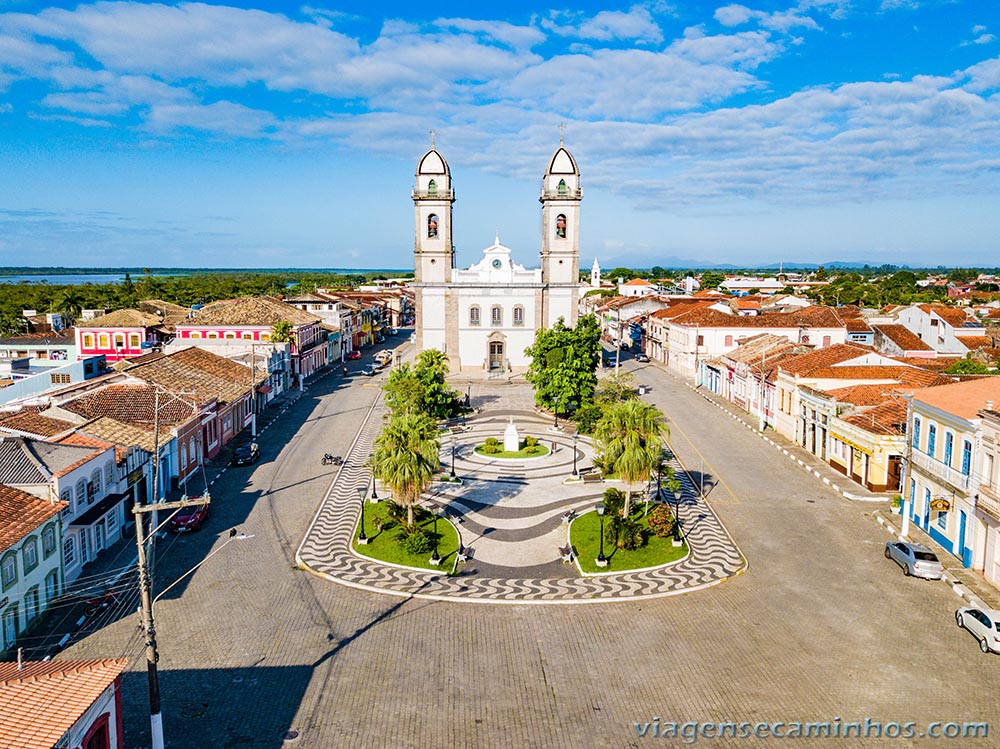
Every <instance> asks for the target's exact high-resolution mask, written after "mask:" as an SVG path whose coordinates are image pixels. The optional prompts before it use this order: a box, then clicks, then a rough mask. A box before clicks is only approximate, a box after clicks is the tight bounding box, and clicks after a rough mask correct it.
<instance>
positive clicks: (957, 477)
mask: <svg viewBox="0 0 1000 749" xmlns="http://www.w3.org/2000/svg"><path fill="white" fill-rule="evenodd" d="M910 460H912V461H913V465H915V466H919V467H920V468H922V469H923V470H924V471H926V472H927V473H929V474H930V475H931V476H934V477H935V478H939V479H941V480H943V481H945V482H947V483H948V484H950V485H951V486H953V487H955V488H956V489H958V490H959V491H962V492H967V491H969V476H967V475H966V474H964V473H962V472H961V471H956V470H955V469H954V468H952V467H951V466H946V465H945V464H944V463H942V462H941V461H940V460H937V459H935V458H932V457H931V456H930V455H927V454H926V453H922V452H920V451H919V450H914V451H913V452H912V454H911V455H910Z"/></svg>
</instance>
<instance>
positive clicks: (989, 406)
mask: <svg viewBox="0 0 1000 749" xmlns="http://www.w3.org/2000/svg"><path fill="white" fill-rule="evenodd" d="M986 410H987V411H992V410H993V401H986Z"/></svg>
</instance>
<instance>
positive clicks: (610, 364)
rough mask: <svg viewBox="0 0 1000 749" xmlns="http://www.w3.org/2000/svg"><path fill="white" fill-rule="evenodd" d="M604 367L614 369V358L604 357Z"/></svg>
mask: <svg viewBox="0 0 1000 749" xmlns="http://www.w3.org/2000/svg"><path fill="white" fill-rule="evenodd" d="M604 366H605V367H614V366H615V358H614V357H613V356H606V357H604Z"/></svg>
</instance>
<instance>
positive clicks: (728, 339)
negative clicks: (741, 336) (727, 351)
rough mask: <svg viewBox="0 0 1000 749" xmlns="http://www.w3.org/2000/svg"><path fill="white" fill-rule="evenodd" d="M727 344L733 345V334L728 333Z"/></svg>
mask: <svg viewBox="0 0 1000 749" xmlns="http://www.w3.org/2000/svg"><path fill="white" fill-rule="evenodd" d="M725 345H726V346H732V345H733V337H732V336H731V335H727V336H726V344H725Z"/></svg>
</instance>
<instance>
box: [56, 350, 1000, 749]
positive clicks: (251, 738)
mask: <svg viewBox="0 0 1000 749" xmlns="http://www.w3.org/2000/svg"><path fill="white" fill-rule="evenodd" d="M359 364H360V362H359ZM640 366H641V369H640V370H639V377H638V379H637V382H641V383H643V384H646V385H648V386H649V387H650V388H651V392H650V393H649V394H648V395H647V396H645V399H646V400H647V401H649V402H655V403H656V404H657V405H658V406H659V407H660V408H661V409H663V410H664V411H665V412H666V413H667V415H668V418H669V423H670V427H671V430H672V439H671V442H672V446H673V448H674V450H675V452H676V453H677V454H678V456H679V457H680V458H681V460H682V461H683V462H684V464H685V465H686V466H687V468H688V469H689V470H692V471H694V472H697V471H699V470H700V465H701V462H702V461H704V465H705V473H706V474H707V475H708V480H707V481H706V483H707V485H708V486H710V487H711V491H710V494H709V499H710V502H711V504H712V506H713V507H714V508H715V510H716V512H717V513H718V515H719V517H720V518H721V520H722V521H723V522H724V523H725V525H726V527H727V528H728V530H729V532H730V533H731V534H732V536H733V537H734V539H735V540H736V542H737V543H738V544H739V546H740V549H741V550H742V552H743V553H744V555H745V556H746V558H747V560H748V562H749V569H748V570H747V572H746V573H745V574H743V575H741V576H739V577H737V578H735V579H733V580H731V581H729V582H727V583H726V584H723V585H719V586H716V587H713V588H709V589H706V590H702V591H697V592H693V593H688V594H685V595H680V596H675V597H671V598H665V599H656V600H643V601H636V602H626V603H613V604H600V605H582V606H581V605H543V606H532V605H507V606H497V605H490V604H478V603H460V604H456V603H443V602H437V601H425V600H414V599H406V598H397V597H392V596H387V595H382V594H377V593H369V592H365V591H359V590H354V589H351V588H349V587H344V586H342V585H337V584H333V583H330V582H327V581H325V580H322V579H320V578H318V577H315V576H313V575H311V574H309V573H307V572H304V571H301V570H297V569H295V568H294V554H295V549H296V547H297V545H298V543H299V542H300V540H301V539H302V536H303V534H304V533H305V530H306V528H307V526H308V524H309V522H310V521H311V519H312V517H313V515H314V513H315V511H316V508H317V507H318V505H319V502H320V501H321V499H322V497H323V496H324V495H325V493H326V491H327V489H328V487H329V485H330V482H331V479H332V477H333V475H334V472H335V471H336V470H337V468H336V467H335V466H323V465H321V462H320V459H321V457H322V455H323V453H324V452H329V453H332V454H345V453H346V452H347V449H348V447H349V446H350V444H351V441H352V440H353V438H354V435H355V433H356V431H357V429H358V427H359V425H360V423H361V420H362V419H363V418H364V416H365V414H366V413H367V411H368V409H369V408H370V406H371V404H372V402H373V400H374V398H375V396H376V393H377V390H376V387H377V380H378V379H379V378H364V377H360V376H356V375H352V376H351V377H349V378H348V379H347V380H346V381H344V380H343V378H342V377H341V376H340V375H339V374H337V375H334V376H328V377H324V378H321V379H319V380H318V381H317V382H315V383H314V384H312V385H311V386H310V387H309V388H308V389H307V390H306V393H305V395H304V397H303V398H302V399H300V400H299V401H298V402H296V403H295V405H293V406H292V407H291V408H290V409H289V410H288V411H287V413H285V414H284V415H283V416H282V417H280V418H279V419H278V420H277V421H276V422H275V423H274V425H273V426H272V427H271V428H270V429H269V430H267V431H266V432H264V433H263V434H262V435H261V437H260V446H261V453H262V457H261V460H260V462H258V463H257V464H256V465H253V466H249V467H245V468H231V469H229V470H228V471H227V472H226V473H225V474H224V475H223V477H222V478H221V479H220V480H219V481H218V482H216V484H215V486H213V488H212V491H213V494H212V498H213V499H212V512H213V514H212V517H211V519H210V520H209V522H208V524H207V526H206V527H205V528H204V529H202V530H201V531H199V532H197V533H193V534H190V535H187V536H184V537H180V538H178V539H177V540H176V542H175V543H174V544H173V545H172V546H171V548H170V550H169V553H163V554H160V558H159V561H158V565H157V570H156V576H157V589H163V587H165V586H166V585H167V584H169V583H170V582H171V581H173V580H174V579H176V578H177V577H179V576H180V575H182V574H183V573H184V572H185V571H186V570H187V569H189V568H190V567H191V566H192V565H193V564H194V563H196V562H197V561H199V560H200V559H202V558H204V556H205V555H206V554H207V553H208V552H209V551H210V550H211V548H213V547H215V546H217V545H219V544H221V543H223V542H224V540H225V537H226V536H227V531H228V529H229V528H231V527H233V526H239V528H240V529H241V530H242V531H244V532H245V533H247V534H249V535H253V536H254V538H252V539H248V540H246V541H242V542H240V543H233V544H231V545H230V546H229V547H228V548H227V549H226V550H224V551H223V552H222V553H220V554H218V555H217V556H215V557H213V558H212V559H211V560H209V562H207V563H206V564H205V565H204V566H203V567H201V568H200V569H198V570H197V571H196V572H195V573H194V574H193V575H192V576H191V577H190V578H188V579H187V580H185V581H184V582H182V583H181V584H179V585H177V586H176V587H175V588H173V589H172V590H171V591H170V592H169V593H168V594H167V595H166V596H165V597H164V598H163V599H161V600H160V601H159V602H158V603H157V604H156V611H155V614H156V630H157V633H158V639H159V643H160V652H161V659H160V663H159V667H160V677H161V688H162V693H163V713H164V731H165V736H166V742H167V745H168V746H170V747H192V748H195V747H198V748H200V747H208V746H218V747H235V746H255V747H281V746H300V747H317V748H320V747H322V748H327V747H340V746H349V745H356V746H365V747H383V746H384V747H452V746H455V747H458V746H468V747H478V746H484V747H485V746H489V747H567V748H568V747H627V746H642V745H643V744H646V743H650V742H655V743H656V744H657V745H664V746H680V745H682V742H681V740H680V739H677V740H676V741H673V742H671V741H667V742H664V741H662V740H661V741H658V742H656V741H655V739H654V738H653V737H652V734H651V733H650V732H648V731H647V733H646V735H645V736H644V737H640V730H639V729H637V728H636V726H635V724H636V723H639V724H640V725H641V724H644V723H648V722H652V721H653V720H654V718H656V719H658V720H659V721H660V722H661V723H665V722H668V721H734V722H737V723H738V722H741V721H779V722H789V721H810V722H831V721H835V719H839V720H842V721H844V722H848V721H864V720H865V719H866V718H871V719H873V720H878V721H882V722H899V723H903V722H906V721H914V722H915V723H916V724H917V726H918V729H919V730H920V731H922V730H923V728H924V727H925V726H926V725H927V724H928V723H930V722H931V721H956V722H965V721H988V722H990V723H991V724H994V723H995V724H996V725H995V727H994V726H993V725H991V726H990V728H991V729H994V730H995V731H997V732H1000V709H998V707H997V703H996V699H995V694H996V693H997V690H998V688H1000V668H998V666H1000V661H998V660H997V658H996V657H995V656H984V655H983V654H981V653H980V652H979V649H978V647H977V646H976V643H975V641H974V640H973V639H972V638H971V637H970V636H969V635H968V634H967V633H965V632H964V631H962V630H959V629H958V628H957V627H956V626H955V623H954V620H953V612H954V610H955V609H956V608H957V606H958V599H957V598H956V597H955V596H954V595H953V594H952V593H951V591H950V590H949V589H948V588H947V587H946V586H944V585H942V584H937V583H929V582H925V581H919V580H914V579H907V578H904V577H903V576H902V574H901V573H900V570H899V568H898V567H897V566H896V565H895V564H892V563H891V562H888V561H887V560H885V559H884V558H883V556H882V547H883V545H884V542H885V541H886V540H887V536H886V533H885V531H884V530H883V529H882V528H881V526H879V525H878V524H877V523H875V522H874V521H873V520H872V519H871V517H870V513H871V509H872V508H871V507H869V506H866V505H863V504H858V503H852V502H850V501H849V500H847V499H845V498H843V497H841V496H839V495H838V494H836V493H834V492H832V491H831V490H830V489H828V488H827V487H826V486H825V485H824V484H822V483H821V482H820V481H819V480H818V479H816V478H815V477H813V476H811V475H810V474H807V473H805V472H803V471H802V470H801V469H799V468H797V467H796V466H794V464H792V463H790V462H789V461H788V460H787V459H781V458H780V457H779V455H778V454H777V453H776V451H775V450H774V449H773V448H769V447H768V446H767V445H766V443H764V442H762V441H761V440H760V439H759V438H757V437H755V436H754V435H752V434H751V433H749V432H748V431H747V430H745V429H743V428H738V427H735V426H734V425H733V421H732V420H731V419H729V418H728V417H727V416H726V415H725V414H723V413H722V412H721V411H720V410H718V409H716V408H715V407H713V406H712V405H711V404H709V403H706V402H705V401H704V400H703V399H702V398H701V397H700V396H699V395H698V394H697V393H695V392H693V391H692V390H691V389H690V388H688V387H687V386H686V385H684V384H683V383H682V382H680V381H679V380H677V379H675V378H673V377H672V376H670V375H668V374H666V373H665V372H663V371H662V370H659V369H657V368H656V367H654V366H650V365H640ZM625 367H626V368H629V369H631V368H635V367H636V365H635V363H634V362H631V361H629V362H627V363H626V364H625ZM482 387H486V386H485V385H483V386H482ZM478 389H480V386H478V385H473V397H475V395H476V391H477V390H478ZM136 623H137V622H136V620H135V618H134V617H127V618H125V619H121V620H119V621H118V622H115V623H113V624H111V625H109V626H107V627H106V628H104V629H102V630H100V631H98V632H95V633H94V634H92V635H90V636H88V637H86V638H85V639H84V640H82V641H81V642H79V643H77V644H75V645H73V646H72V647H71V648H69V649H68V650H67V651H66V652H65V653H64V654H63V655H62V656H60V657H67V658H111V657H116V656H119V655H123V654H124V655H128V656H129V657H130V659H131V662H130V666H129V671H128V672H126V674H125V675H124V677H123V687H124V709H125V716H126V717H125V721H126V722H125V732H126V746H129V747H140V746H145V745H148V742H149V722H148V703H147V693H146V675H145V673H144V672H145V662H144V660H143V654H142V643H141V641H140V640H139V638H138V637H137V636H136ZM289 732H294V736H293V735H292V733H289ZM285 739H287V740H285ZM699 743H701V744H702V745H705V746H711V747H750V746H770V745H773V744H772V743H768V742H763V743H761V741H760V740H756V741H755V740H754V739H752V738H749V739H748V738H733V737H726V738H719V739H712V740H709V739H707V738H706V739H703V740H701V741H700V742H699ZM795 743H796V745H797V746H803V747H811V746H829V747H836V746H840V745H842V744H841V743H840V742H838V741H837V740H836V739H829V738H826V739H823V738H811V739H805V738H803V739H799V740H798V741H796V742H795ZM851 743H852V745H858V746H883V745H890V746H893V747H906V746H930V745H934V746H948V745H953V746H956V747H963V748H964V747H977V746H983V747H985V746H993V745H995V744H996V740H995V739H994V740H993V741H988V740H984V739H981V738H980V739H968V738H966V739H956V740H954V741H947V740H943V739H942V740H937V741H931V740H930V739H923V740H921V739H919V738H916V739H906V738H898V739H892V740H889V739H886V738H881V739H879V738H875V737H873V738H869V739H867V740H858V739H852V740H851Z"/></svg>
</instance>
